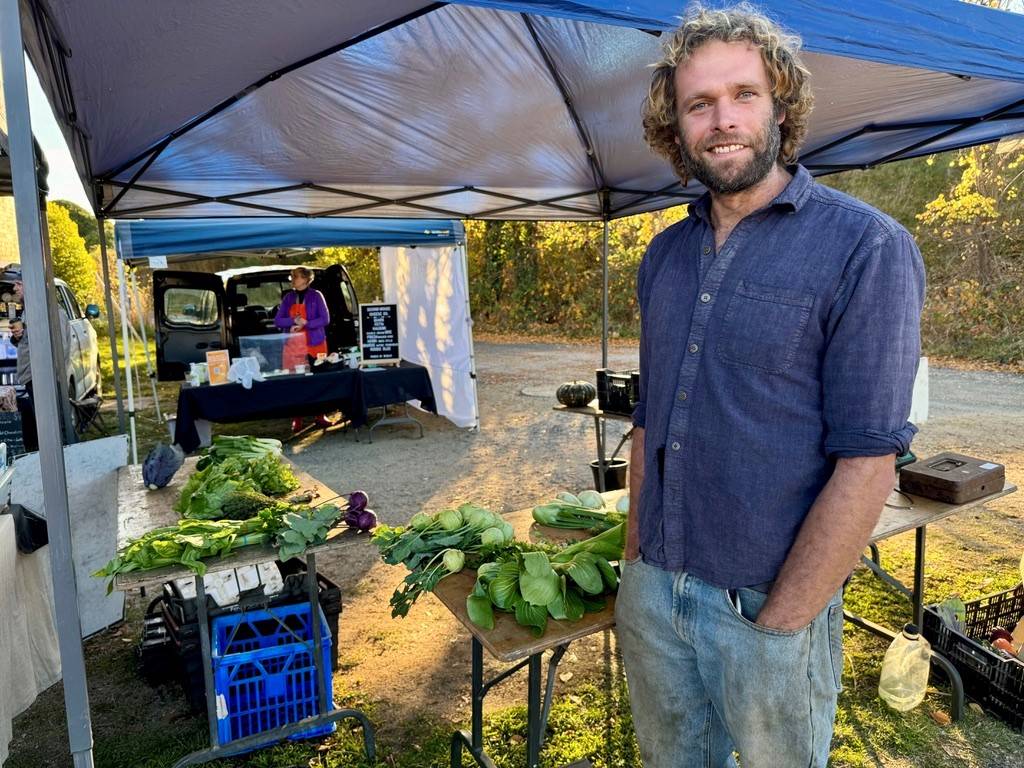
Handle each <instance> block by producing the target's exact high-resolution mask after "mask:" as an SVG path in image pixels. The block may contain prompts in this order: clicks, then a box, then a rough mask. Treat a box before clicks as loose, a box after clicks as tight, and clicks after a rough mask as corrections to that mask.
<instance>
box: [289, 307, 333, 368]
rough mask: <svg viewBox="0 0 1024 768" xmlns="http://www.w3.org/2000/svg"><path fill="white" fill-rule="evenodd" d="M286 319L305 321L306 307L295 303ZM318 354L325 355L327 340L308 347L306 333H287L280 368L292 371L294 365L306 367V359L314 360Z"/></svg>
mask: <svg viewBox="0 0 1024 768" xmlns="http://www.w3.org/2000/svg"><path fill="white" fill-rule="evenodd" d="M288 317H291V318H296V317H301V318H302V319H303V320H305V319H306V305H305V304H300V303H299V302H297V301H296V302H295V303H294V304H292V305H291V307H290V308H289V309H288ZM320 352H323V353H324V354H327V339H324V340H323V341H321V342H320V343H319V344H317V345H316V346H315V347H313V346H310V344H309V342H308V340H307V338H306V331H303V332H302V333H289V335H288V341H286V342H285V343H284V351H283V352H282V355H281V367H282V368H287V369H289V370H292V369H294V368H295V366H296V365H307V364H308V363H309V360H308V358H309V357H312V358H315V357H316V356H317V355H318V354H319V353H320Z"/></svg>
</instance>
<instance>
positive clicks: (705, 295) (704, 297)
mask: <svg viewBox="0 0 1024 768" xmlns="http://www.w3.org/2000/svg"><path fill="white" fill-rule="evenodd" d="M709 301H711V294H710V293H702V294H701V295H700V302H701V304H707V303H708V302H709Z"/></svg>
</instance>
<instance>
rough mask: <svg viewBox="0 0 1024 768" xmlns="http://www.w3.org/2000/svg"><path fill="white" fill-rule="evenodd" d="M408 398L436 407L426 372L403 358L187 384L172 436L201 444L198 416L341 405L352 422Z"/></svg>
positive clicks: (263, 414) (246, 417)
mask: <svg viewBox="0 0 1024 768" xmlns="http://www.w3.org/2000/svg"><path fill="white" fill-rule="evenodd" d="M406 400H419V401H420V405H421V407H422V408H424V409H425V410H428V411H431V412H433V413H437V403H436V402H435V400H434V388H433V386H432V385H431V383H430V374H429V373H428V372H427V369H426V368H424V367H423V366H422V365H417V364H415V363H410V362H408V361H406V360H403V361H402V363H401V365H400V366H399V367H396V368H380V369H376V370H365V371H364V370H339V371H330V372H327V373H315V374H312V375H302V376H298V375H296V376H277V377H274V378H271V379H267V380H266V381H257V382H253V385H252V389H245V388H244V387H242V385H241V384H220V385H218V386H216V387H211V386H202V387H185V386H183V387H182V388H181V391H180V392H179V393H178V416H177V422H176V424H175V428H174V441H175V442H176V443H177V444H178V445H180V446H181V447H182V448H183V449H184V450H185V451H186V452H187V453H190V452H192V451H194V450H196V449H197V448H198V447H199V433H198V432H197V431H196V424H195V423H196V420H197V419H205V420H207V421H217V422H222V423H229V422H238V421H252V420H254V419H279V418H293V417H295V416H318V415H320V414H322V413H329V412H331V411H336V410H340V411H342V412H343V413H344V414H345V416H346V417H347V418H348V419H349V420H350V421H351V423H352V424H353V426H357V427H359V426H362V425H363V424H365V423H366V421H367V413H366V412H367V410H368V409H370V408H375V407H379V406H384V405H390V404H392V403H404V402H405V401H406Z"/></svg>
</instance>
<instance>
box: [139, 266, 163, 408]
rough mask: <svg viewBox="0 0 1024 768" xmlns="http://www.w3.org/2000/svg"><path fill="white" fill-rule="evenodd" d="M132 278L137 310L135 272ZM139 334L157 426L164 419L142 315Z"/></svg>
mask: <svg viewBox="0 0 1024 768" xmlns="http://www.w3.org/2000/svg"><path fill="white" fill-rule="evenodd" d="M131 276H132V297H133V298H132V300H133V301H134V302H135V307H136V309H138V308H139V307H140V306H142V302H141V301H139V284H138V283H137V282H136V280H135V270H134V269H132V271H131ZM139 333H140V334H141V335H142V349H143V350H145V352H146V376H148V377H149V383H150V385H151V386H152V387H153V403H154V404H155V405H156V420H157V423H158V424H162V423H163V420H164V417H163V414H162V413H160V395H159V394H157V391H156V374H154V373H153V362H152V360H150V357H149V339H148V338H146V322H145V320H143V319H142V314H141V313H140V314H139Z"/></svg>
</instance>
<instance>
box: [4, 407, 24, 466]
mask: <svg viewBox="0 0 1024 768" xmlns="http://www.w3.org/2000/svg"><path fill="white" fill-rule="evenodd" d="M0 443H7V455H8V456H9V457H10V456H20V455H21V454H23V453H25V439H24V438H23V437H22V435H21V414H20V413H19V412H18V411H0Z"/></svg>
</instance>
